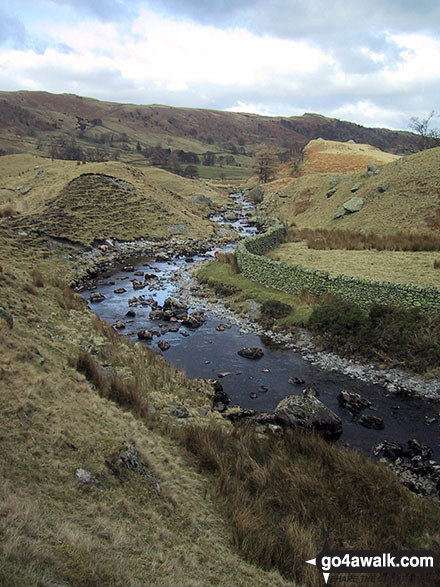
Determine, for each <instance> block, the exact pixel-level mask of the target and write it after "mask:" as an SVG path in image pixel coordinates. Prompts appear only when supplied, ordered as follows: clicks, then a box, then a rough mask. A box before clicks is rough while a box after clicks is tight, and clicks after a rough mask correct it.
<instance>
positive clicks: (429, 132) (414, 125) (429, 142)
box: [409, 110, 440, 150]
mask: <svg viewBox="0 0 440 587" xmlns="http://www.w3.org/2000/svg"><path fill="white" fill-rule="evenodd" d="M437 117H438V114H437V113H436V112H435V110H431V112H430V113H429V114H428V116H427V117H426V118H419V117H418V116H413V117H412V118H411V119H410V123H409V128H410V129H411V130H413V131H414V132H415V133H416V134H418V135H419V136H420V148H421V149H422V150H424V149H431V148H432V147H438V146H439V145H440V129H438V128H432V126H431V124H432V119H433V118H437Z"/></svg>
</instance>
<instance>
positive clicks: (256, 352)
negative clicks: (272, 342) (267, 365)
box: [237, 347, 264, 360]
mask: <svg viewBox="0 0 440 587" xmlns="http://www.w3.org/2000/svg"><path fill="white" fill-rule="evenodd" d="M237 354H238V355H240V357H244V358H245V359H252V360H256V359H261V357H262V356H263V355H264V351H263V349H260V348H258V347H245V348H244V349H241V350H239V351H238V353H237Z"/></svg>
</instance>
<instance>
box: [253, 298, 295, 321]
mask: <svg viewBox="0 0 440 587" xmlns="http://www.w3.org/2000/svg"><path fill="white" fill-rule="evenodd" d="M291 310H292V308H291V307H290V306H289V305H288V304H284V303H283V302H280V301H279V300H267V302H264V303H263V304H262V305H261V308H260V312H261V314H262V316H264V317H266V318H284V317H285V316H288V315H289V314H290V312H291Z"/></svg>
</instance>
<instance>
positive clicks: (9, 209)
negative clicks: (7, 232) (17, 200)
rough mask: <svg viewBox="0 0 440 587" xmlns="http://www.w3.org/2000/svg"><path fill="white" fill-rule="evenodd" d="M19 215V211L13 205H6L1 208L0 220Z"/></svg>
mask: <svg viewBox="0 0 440 587" xmlns="http://www.w3.org/2000/svg"><path fill="white" fill-rule="evenodd" d="M16 214H17V210H16V209H15V208H14V206H12V204H4V205H3V206H0V218H11V217H12V216H15V215H16Z"/></svg>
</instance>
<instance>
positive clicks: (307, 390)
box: [302, 385, 319, 397]
mask: <svg viewBox="0 0 440 587" xmlns="http://www.w3.org/2000/svg"><path fill="white" fill-rule="evenodd" d="M302 394H303V396H304V397H309V396H312V397H318V396H319V391H318V390H317V389H315V388H314V387H312V386H311V385H308V386H307V387H306V388H305V389H303V391H302Z"/></svg>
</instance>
